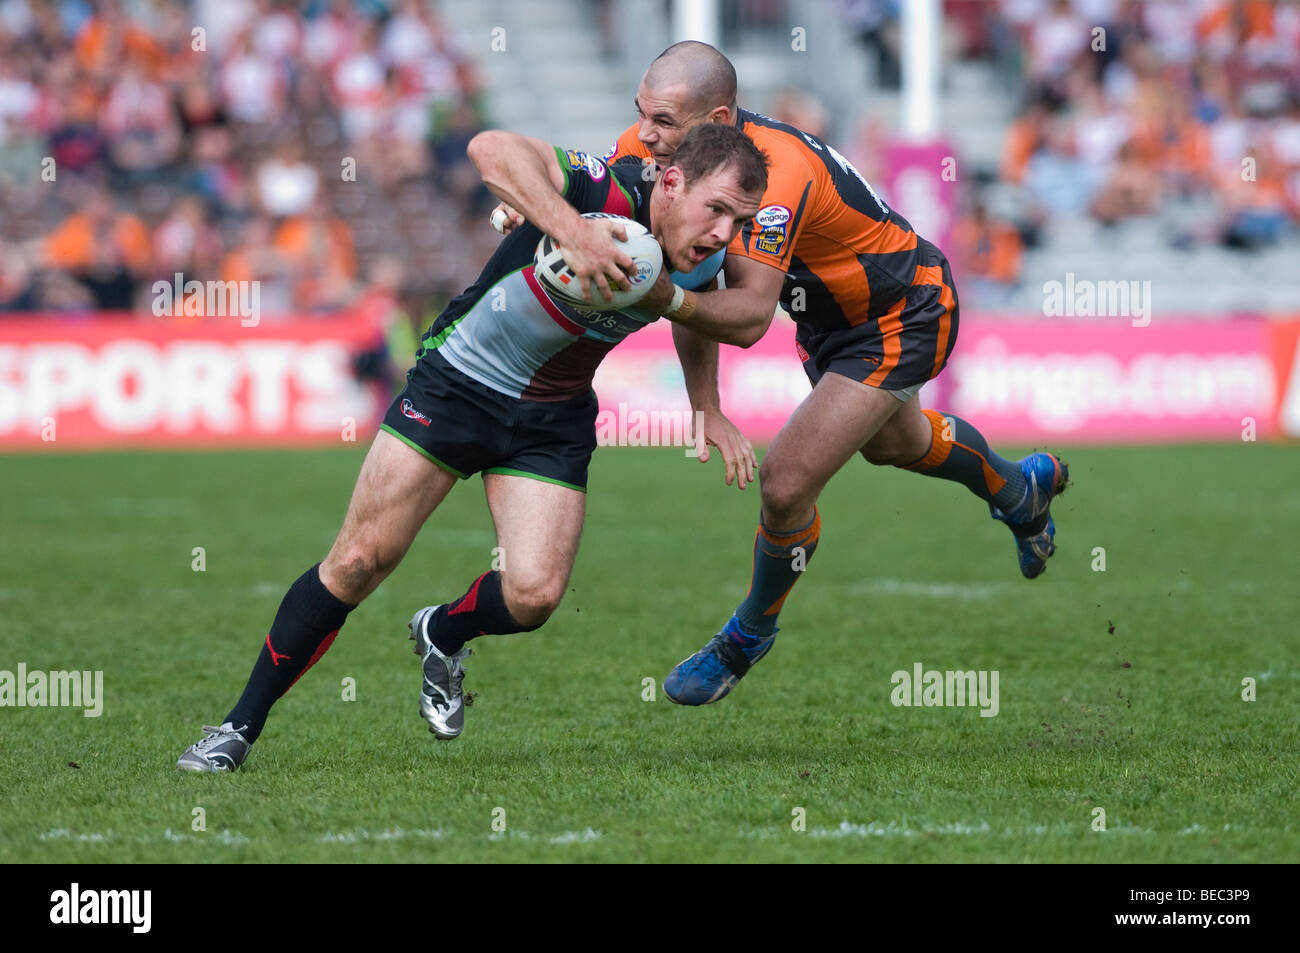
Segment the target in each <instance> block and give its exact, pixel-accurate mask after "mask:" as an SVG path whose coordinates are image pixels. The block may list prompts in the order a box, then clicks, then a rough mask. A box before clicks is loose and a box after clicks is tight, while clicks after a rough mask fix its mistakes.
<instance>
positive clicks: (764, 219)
mask: <svg viewBox="0 0 1300 953" xmlns="http://www.w3.org/2000/svg"><path fill="white" fill-rule="evenodd" d="M788 221H790V210H789V209H788V208H786V207H785V206H784V205H768V206H766V207H765V208H761V209H759V210H758V214H757V215H755V216H754V223H755V224H756V225H757V226H758V227H759V228H771V227H773V226H774V225H784V224H785V223H786V222H788Z"/></svg>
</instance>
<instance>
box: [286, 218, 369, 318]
mask: <svg viewBox="0 0 1300 953" xmlns="http://www.w3.org/2000/svg"><path fill="white" fill-rule="evenodd" d="M272 244H273V245H274V246H275V248H276V250H277V251H278V252H279V253H280V256H281V258H282V260H283V261H284V262H286V263H287V265H288V268H289V273H290V276H291V278H292V279H293V281H294V285H293V305H294V307H295V308H298V309H300V310H304V311H325V310H329V309H331V308H338V307H342V306H343V305H345V304H346V303H347V302H348V298H349V295H350V293H351V292H352V290H353V289H352V286H351V282H352V280H353V279H354V278H355V277H356V274H357V262H356V254H355V251H354V249H353V245H352V233H351V232H350V231H349V230H348V227H347V225H346V224H345V223H344V222H343V221H342V220H341V219H339V218H337V217H335V216H334V215H332V214H331V213H330V211H329V209H328V207H327V206H326V204H325V201H324V200H323V199H317V200H316V202H314V203H313V204H312V207H311V208H310V209H309V210H308V211H307V212H305V213H304V214H302V215H295V216H294V217H293V218H290V219H288V220H286V221H285V222H284V223H283V224H282V225H281V226H280V227H279V228H277V229H276V231H275V236H274V238H273V239H272Z"/></svg>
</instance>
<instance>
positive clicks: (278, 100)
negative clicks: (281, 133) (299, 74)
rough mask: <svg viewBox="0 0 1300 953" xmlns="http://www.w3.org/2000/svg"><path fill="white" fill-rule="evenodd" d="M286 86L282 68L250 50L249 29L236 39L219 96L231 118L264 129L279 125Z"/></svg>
mask: <svg viewBox="0 0 1300 953" xmlns="http://www.w3.org/2000/svg"><path fill="white" fill-rule="evenodd" d="M287 84H288V77H287V76H286V75H285V70H284V68H283V67H282V66H281V65H280V64H279V63H277V62H276V61H275V60H274V59H272V58H271V57H269V56H267V55H266V54H264V53H259V52H258V51H257V50H255V49H253V40H252V31H251V29H249V28H247V27H246V28H244V29H243V30H241V31H240V32H239V33H237V34H236V35H235V40H234V44H233V46H232V49H231V52H230V56H229V57H228V58H227V59H226V61H225V63H224V64H223V65H222V67H221V92H222V96H223V97H224V101H225V106H226V111H227V112H228V113H229V114H230V116H231V117H232V118H234V119H238V120H239V121H241V122H246V123H256V124H260V125H266V126H270V125H274V124H275V123H277V122H279V121H280V119H281V118H283V115H284V109H285V99H286V87H287Z"/></svg>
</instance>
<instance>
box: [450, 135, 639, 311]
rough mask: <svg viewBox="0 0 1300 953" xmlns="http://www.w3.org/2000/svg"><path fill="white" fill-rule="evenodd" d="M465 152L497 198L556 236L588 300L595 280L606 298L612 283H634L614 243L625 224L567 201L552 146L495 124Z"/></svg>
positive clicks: (629, 261)
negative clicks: (596, 215) (589, 213)
mask: <svg viewBox="0 0 1300 953" xmlns="http://www.w3.org/2000/svg"><path fill="white" fill-rule="evenodd" d="M465 151H466V154H467V155H468V156H469V159H470V161H471V162H473V163H474V165H475V167H476V168H477V169H478V172H479V175H480V176H481V177H482V179H483V184H484V185H486V186H487V187H488V188H489V189H491V190H492V193H493V194H494V195H496V196H497V198H499V199H501V200H502V201H503V202H505V203H506V204H507V205H509V206H511V207H512V208H514V209H517V210H518V211H519V213H520V214H522V215H523V216H524V218H526V219H527V220H528V221H530V222H532V223H533V224H534V225H536V226H537V227H538V228H540V229H541V230H542V231H543V232H545V233H546V234H548V235H550V236H551V237H552V238H554V239H555V240H556V242H557V243H558V244H559V246H560V250H561V252H562V253H563V255H564V260H565V261H566V262H568V264H569V267H570V268H571V269H573V272H574V274H575V275H577V276H578V280H579V282H580V285H581V288H582V296H583V297H584V298H585V299H586V300H588V301H590V300H591V287H592V285H593V284H594V285H595V287H596V288H598V289H599V290H600V292H601V293H602V294H603V295H604V296H605V298H606V300H612V297H611V295H610V292H609V286H610V284H611V283H613V284H615V285H617V286H618V287H620V288H627V287H630V284H629V282H628V280H627V275H629V274H631V273H632V269H633V263H632V259H631V258H630V257H629V256H628V255H627V254H626V253H625V252H623V251H621V250H620V249H619V248H618V246H617V245H615V244H614V238H615V237H617V238H618V239H620V240H626V239H627V234H626V232H625V231H624V229H623V226H621V225H619V224H618V223H617V222H612V221H607V220H599V219H584V218H583V217H582V216H581V215H580V214H579V212H578V210H577V209H576V208H574V207H573V206H572V205H570V204H569V203H568V202H567V201H565V199H564V186H565V176H564V171H563V170H562V169H561V168H560V163H559V160H558V159H557V158H556V155H555V148H554V147H553V146H551V145H549V144H548V143H545V142H543V141H542V140H540V139H531V138H528V137H526V136H521V135H518V134H517V133H513V132H505V131H503V130H500V129H491V130H488V131H487V132H480V133H479V134H478V135H476V136H475V137H474V138H473V139H471V140H470V142H469V147H468V148H467V149H466V150H465Z"/></svg>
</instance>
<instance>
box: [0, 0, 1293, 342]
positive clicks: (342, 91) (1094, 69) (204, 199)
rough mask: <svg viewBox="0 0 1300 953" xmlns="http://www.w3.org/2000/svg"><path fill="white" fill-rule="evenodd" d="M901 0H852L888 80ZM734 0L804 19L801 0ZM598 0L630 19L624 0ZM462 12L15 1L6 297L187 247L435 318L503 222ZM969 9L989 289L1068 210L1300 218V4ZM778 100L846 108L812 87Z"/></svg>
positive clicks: (1237, 239) (58, 289)
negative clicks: (981, 135) (998, 143)
mask: <svg viewBox="0 0 1300 953" xmlns="http://www.w3.org/2000/svg"><path fill="white" fill-rule="evenodd" d="M899 4H900V0H841V2H840V3H839V5H838V9H839V11H840V14H841V16H842V17H843V18H844V21H845V23H846V24H847V25H848V26H849V27H850V28H851V29H853V30H854V31H855V32H856V33H857V34H858V35H859V36H860V37H861V38H862V41H863V42H864V43H865V44H866V46H867V47H868V49H869V50H870V51H871V54H872V56H873V57H874V58H875V60H876V62H877V70H876V77H877V80H878V82H880V83H881V84H882V85H883V86H886V87H888V86H891V85H896V84H897V82H898V79H899V68H898V65H899V64H898V56H899V47H898V18H899V9H900V8H899ZM724 7H725V8H726V12H727V13H728V15H729V16H731V17H733V18H735V17H739V18H742V19H745V20H747V21H761V22H768V21H770V22H771V23H772V24H778V25H779V24H780V23H781V22H782V20H783V16H782V11H783V10H784V12H785V14H786V17H785V18H786V19H788V18H789V16H790V15H793V13H794V11H795V7H794V6H793V5H792V0H728V2H727V3H725V4H724ZM733 8H734V9H733ZM595 9H596V11H597V12H598V13H600V14H601V20H602V22H603V21H607V20H608V19H609V18H610V16H611V11H610V5H609V4H608V3H607V2H602V3H597V4H595ZM436 11H437V5H436V4H435V3H432V2H429V0H306V2H302V3H296V2H288V0H186V2H164V0H51V2H37V0H0V312H23V311H28V312H30V311H40V312H58V313H71V314H89V313H92V312H95V311H99V310H124V309H131V310H136V311H138V312H141V313H144V314H148V313H149V311H150V309H149V298H150V295H149V288H150V287H151V285H152V284H153V282H154V281H156V280H160V279H162V280H168V281H170V280H171V278H172V276H173V275H174V274H175V273H177V272H181V273H183V274H184V275H185V277H186V278H187V279H190V278H197V279H199V280H206V279H219V280H226V281H230V280H247V279H257V280H259V281H260V283H261V284H260V287H261V301H262V310H263V312H264V313H266V314H268V315H274V314H284V313H296V314H311V313H327V312H331V311H334V310H337V309H339V308H341V307H346V306H349V305H353V304H355V303H357V302H358V301H363V300H387V299H393V298H399V299H401V298H404V299H406V302H405V303H406V304H407V308H406V310H407V313H410V314H412V316H413V318H412V319H413V320H414V321H415V322H416V323H420V322H421V321H422V320H423V318H424V316H425V315H426V314H427V313H428V309H429V307H430V306H431V304H433V303H434V302H437V301H438V300H439V299H445V298H446V297H447V296H448V295H449V294H453V293H455V292H456V291H458V290H459V288H460V286H461V285H462V284H463V280H464V275H465V274H466V273H473V271H474V270H475V269H476V268H477V265H478V264H479V263H480V262H481V261H482V260H483V259H484V258H485V257H486V255H487V254H488V253H489V252H490V250H491V249H492V247H494V245H495V235H493V234H492V233H491V232H490V231H488V230H486V229H485V228H483V216H484V214H485V212H486V210H487V209H488V208H490V207H491V204H492V203H491V200H490V198H489V196H488V194H487V192H486V191H485V190H484V189H483V188H482V187H481V186H480V185H479V183H478V179H477V176H476V175H475V174H474V172H473V169H472V167H471V166H470V165H469V163H468V161H467V160H466V158H465V146H466V144H467V143H468V141H469V139H470V138H471V137H472V136H473V135H474V134H475V132H477V131H478V130H479V129H481V128H483V127H484V126H485V125H486V124H487V117H486V105H485V102H484V96H483V93H482V90H481V86H480V83H479V81H478V78H477V76H476V74H475V69H474V66H473V61H472V59H471V58H470V57H469V56H468V55H466V53H464V52H462V51H460V50H458V49H457V47H456V44H455V42H454V41H453V40H452V38H451V31H450V30H449V29H448V24H446V23H443V22H441V21H440V20H439V18H438V15H437V12H436ZM944 12H945V17H946V22H947V24H948V34H949V38H950V41H951V42H950V43H949V53H950V55H951V56H954V57H958V58H962V59H966V60H978V61H983V62H985V63H986V64H989V65H990V66H992V67H994V68H995V69H996V71H997V73H998V75H999V76H1000V77H1001V78H1002V81H1003V82H1004V83H1005V87H1006V92H1007V96H1008V98H1009V99H1015V100H1018V101H1019V102H1020V103H1021V106H1020V108H1019V110H1018V114H1017V115H1016V116H1015V117H1014V119H1013V121H1011V122H1010V124H1009V126H1008V128H1007V129H1006V131H1005V136H1004V141H1003V146H1002V155H1001V161H1000V163H999V164H998V167H997V168H996V169H994V168H989V169H986V170H982V174H979V175H975V176H973V177H970V178H969V179H963V180H962V181H961V182H959V187H960V195H961V202H962V207H963V211H962V214H961V217H960V219H959V222H958V225H957V228H956V230H955V233H954V244H955V246H956V247H955V248H953V249H952V250H951V252H952V257H953V258H954V259H955V260H957V261H959V262H960V263H961V271H962V275H963V278H964V279H966V278H969V279H970V280H971V283H972V289H974V288H976V287H981V286H985V287H986V286H990V285H991V286H1012V285H1014V284H1016V282H1017V281H1018V279H1019V276H1020V273H1021V264H1022V259H1023V255H1024V253H1025V250H1026V249H1027V248H1032V247H1033V246H1034V245H1035V244H1036V243H1037V242H1038V241H1039V235H1040V231H1041V230H1042V228H1043V226H1044V225H1045V224H1046V223H1048V222H1051V221H1069V220H1072V219H1078V218H1089V219H1092V220H1093V221H1096V222H1100V223H1105V224H1106V225H1115V226H1118V225H1120V224H1121V223H1123V222H1125V221H1127V220H1130V219H1135V218H1147V219H1150V218H1153V217H1155V218H1159V219H1160V221H1161V223H1162V227H1163V231H1164V233H1165V234H1167V236H1168V239H1167V240H1168V244H1169V245H1170V246H1171V247H1173V248H1175V249H1176V248H1180V247H1188V246H1190V245H1193V244H1197V243H1217V244H1221V245H1223V246H1226V247H1230V248H1243V249H1249V248H1255V247H1260V246H1268V245H1274V244H1276V243H1278V242H1283V241H1292V240H1294V239H1295V235H1296V233H1297V225H1298V224H1300V5H1297V4H1292V3H1272V2H1269V0H1144V2H1139V0H944ZM196 24H201V25H202V28H201V29H200V30H198V31H196V30H195V25H196ZM775 28H776V27H774V29H775ZM1098 31H1101V32H1100V33H1099V32H1098ZM769 111H770V112H771V113H772V114H773V115H775V116H776V117H777V118H785V119H788V120H790V121H792V122H794V123H795V124H796V125H799V126H801V127H802V128H805V129H808V130H809V131H814V132H817V131H822V130H824V129H826V128H827V126H828V122H827V115H826V110H825V108H824V107H823V106H822V105H821V104H819V103H818V102H817V101H816V99H814V98H812V97H811V96H809V95H808V94H807V93H804V92H801V91H799V90H791V91H790V93H789V94H788V95H785V96H782V97H779V98H778V99H776V100H775V101H773V102H772V103H771V104H770V106H769ZM864 128H865V129H866V130H867V131H866V134H865V137H864V139H865V141H864V142H859V143H857V144H854V143H849V146H850V148H849V149H848V150H846V151H849V152H850V155H851V156H852V157H853V158H854V160H855V162H856V163H857V164H858V165H859V167H860V168H861V169H862V170H863V172H864V173H865V174H866V175H867V176H868V178H875V179H879V178H880V177H881V176H880V172H881V165H880V163H881V161H882V160H881V159H880V156H879V152H878V148H879V145H880V143H881V142H882V141H883V139H884V137H885V136H886V135H887V134H888V133H889V132H890V130H885V129H881V128H880V127H879V126H878V125H877V126H867V127H864ZM163 320H172V321H184V320H200V319H198V318H188V319H186V318H173V317H165V318H163Z"/></svg>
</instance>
